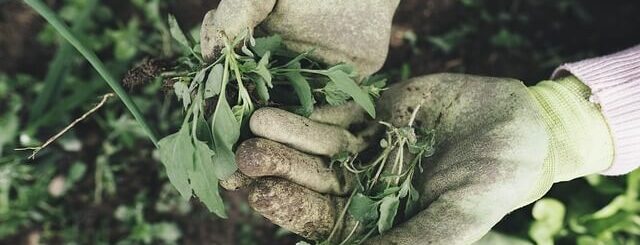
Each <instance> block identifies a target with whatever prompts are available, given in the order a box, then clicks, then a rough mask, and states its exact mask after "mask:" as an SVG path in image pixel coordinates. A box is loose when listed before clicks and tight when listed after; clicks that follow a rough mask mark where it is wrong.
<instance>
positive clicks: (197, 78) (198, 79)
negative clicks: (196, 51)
mask: <svg viewBox="0 0 640 245" xmlns="http://www.w3.org/2000/svg"><path fill="white" fill-rule="evenodd" d="M208 70H209V69H207V68H205V69H202V70H200V71H198V73H196V76H195V77H193V80H191V84H192V85H191V86H196V85H200V84H201V83H202V81H204V77H205V76H207V71H208Z"/></svg>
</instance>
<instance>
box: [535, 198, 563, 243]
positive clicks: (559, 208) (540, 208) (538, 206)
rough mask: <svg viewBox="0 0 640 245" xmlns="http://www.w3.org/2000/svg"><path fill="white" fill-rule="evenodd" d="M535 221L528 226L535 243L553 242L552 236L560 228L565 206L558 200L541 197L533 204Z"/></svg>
mask: <svg viewBox="0 0 640 245" xmlns="http://www.w3.org/2000/svg"><path fill="white" fill-rule="evenodd" d="M531 213H532V215H533V218H534V219H535V222H533V224H532V225H531V227H530V228H529V236H530V237H531V238H532V239H533V240H534V241H535V242H536V243H537V244H553V237H554V236H555V235H556V234H558V233H559V232H560V231H561V230H562V225H563V221H564V215H565V207H564V204H562V203H561V202H560V201H558V200H556V199H552V198H543V199H540V200H539V201H537V202H536V203H535V204H534V205H533V210H532V212H531Z"/></svg>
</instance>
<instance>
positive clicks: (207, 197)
mask: <svg viewBox="0 0 640 245" xmlns="http://www.w3.org/2000/svg"><path fill="white" fill-rule="evenodd" d="M169 27H170V32H171V35H172V36H173V38H174V39H175V40H176V41H177V42H178V43H179V44H180V45H181V46H182V47H183V48H184V50H185V55H184V56H183V57H180V58H179V59H178V60H177V65H176V67H175V69H173V71H171V72H169V73H165V76H167V77H168V81H169V82H170V83H171V84H172V88H173V90H174V92H175V94H176V96H177V97H178V99H179V100H180V101H181V102H182V105H183V109H184V111H185V117H184V120H183V122H182V124H181V127H180V129H179V131H178V132H176V133H174V134H171V135H169V136H166V137H165V138H163V139H161V140H160V142H159V152H160V158H161V160H162V162H163V164H164V165H165V167H166V170H167V175H168V177H169V180H170V182H171V183H172V184H173V186H175V188H176V189H177V190H178V191H179V192H180V194H181V195H182V196H183V197H184V198H186V199H190V198H191V196H192V194H195V195H196V196H197V197H198V198H199V199H200V200H201V201H202V202H203V203H204V204H205V205H206V206H207V208H208V209H209V210H210V211H212V212H214V213H216V214H217V215H218V216H220V217H226V212H225V208H224V204H223V202H222V199H221V197H220V194H219V191H218V182H219V180H220V179H224V178H226V177H228V176H230V175H231V174H232V173H233V172H234V171H236V169H237V166H236V163H235V156H234V152H233V150H234V147H235V145H236V143H237V142H238V140H239V139H240V137H241V136H242V135H248V134H249V132H248V129H247V127H246V122H247V120H248V118H249V117H250V116H251V114H252V113H253V112H254V111H255V109H256V108H257V107H261V106H267V105H269V106H279V107H282V108H285V109H289V110H291V111H294V112H296V113H298V114H301V115H304V116H309V115H310V114H311V113H312V112H313V108H314V106H315V105H317V104H330V105H339V104H343V103H345V102H346V101H347V100H349V99H353V100H354V101H355V102H356V103H358V104H359V105H360V106H362V107H363V108H364V110H366V111H367V113H368V114H369V115H370V116H371V117H373V118H375V108H374V102H373V97H377V96H378V95H379V93H380V91H381V90H382V89H383V88H384V86H385V80H384V79H382V78H380V77H370V78H367V79H363V81H362V82H361V83H360V85H358V82H357V81H358V79H360V78H359V76H358V74H357V72H355V70H354V69H353V68H352V67H351V66H350V65H347V64H338V65H335V66H331V67H325V66H323V65H321V64H319V63H317V62H314V61H312V60H310V59H309V58H308V56H309V54H310V53H311V52H312V50H310V51H308V52H304V53H302V54H296V53H293V52H291V51H289V50H287V49H285V48H284V46H283V44H282V39H281V38H280V37H279V36H268V37H262V38H254V37H253V35H252V33H251V32H250V31H249V30H247V31H245V32H243V33H242V34H240V35H238V36H237V37H235V38H234V39H233V40H231V39H225V42H224V47H223V49H222V50H221V53H220V56H219V58H218V59H217V60H216V61H214V62H213V63H206V62H205V61H204V60H203V58H202V55H201V54H200V50H199V49H200V48H199V45H198V44H197V43H196V42H194V41H193V40H192V39H191V38H190V37H189V36H187V35H185V34H184V33H183V32H182V30H181V29H180V27H179V25H178V23H177V21H176V20H175V18H174V17H173V16H169ZM292 92H293V94H295V95H296V97H297V101H296V100H295V99H294V100H292V99H291V97H292V96H291V94H292ZM317 101H320V102H319V103H318V102H317Z"/></svg>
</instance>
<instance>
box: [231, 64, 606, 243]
mask: <svg viewBox="0 0 640 245" xmlns="http://www.w3.org/2000/svg"><path fill="white" fill-rule="evenodd" d="M589 95H590V91H589V89H588V88H587V87H586V86H585V85H583V84H582V83H581V82H580V81H578V80H577V79H575V78H573V77H567V78H564V79H561V80H558V81H543V82H541V83H539V84H538V85H536V86H534V87H531V88H527V87H525V86H524V85H523V84H522V83H521V82H520V81H517V80H513V79H505V78H490V77H479V76H469V75H457V74H439V75H430V76H424V77H419V78H414V79H411V80H409V81H406V82H403V83H399V84H396V85H394V86H392V87H391V88H390V89H389V90H388V91H386V92H385V93H383V95H382V97H381V98H380V100H379V104H378V111H379V112H380V119H381V120H383V121H386V122H390V123H392V124H393V125H395V126H398V127H401V126H406V125H407V124H408V121H409V120H410V119H409V118H410V116H411V113H412V111H413V109H414V108H416V106H417V105H418V104H421V109H420V111H419V112H418V114H417V117H416V120H415V122H416V123H417V124H418V125H421V126H422V127H426V128H432V129H435V131H436V139H437V142H436V153H435V155H434V156H433V157H431V158H428V159H425V161H424V162H423V165H424V172H422V173H421V174H418V176H416V177H415V178H414V180H415V181H416V183H415V186H416V188H417V189H418V191H419V192H420V200H419V205H420V209H421V210H422V211H420V212H418V213H417V214H416V215H415V216H414V217H412V218H411V219H409V220H408V221H406V222H404V223H401V224H398V225H396V227H394V228H393V229H391V230H389V231H388V232H386V233H385V234H383V235H381V236H378V237H373V238H371V239H370V240H368V241H367V243H370V244H470V243H473V242H474V241H476V240H478V239H480V238H481V237H482V236H483V235H484V234H485V233H487V232H488V231H489V230H490V229H491V227H492V226H494V225H495V224H496V223H497V222H498V221H499V220H500V219H501V218H502V217H503V216H505V215H506V214H507V213H509V212H511V211H513V210H515V209H517V208H519V207H522V206H524V205H526V204H529V203H531V202H533V201H535V200H536V199H538V198H540V197H541V196H542V195H543V194H544V193H545V192H547V191H548V190H549V188H550V187H551V185H552V184H553V183H555V182H559V181H566V180H571V179H574V178H577V177H581V176H584V175H587V174H591V173H597V172H599V171H602V170H604V169H606V168H608V167H609V165H610V164H611V163H612V161H613V143H612V139H611V135H610V133H609V129H608V125H607V124H606V122H605V120H604V118H603V117H602V115H601V113H600V111H599V109H598V108H597V106H596V105H595V104H593V103H590V102H589V101H588V97H589ZM338 114H339V113H338ZM350 115H359V114H358V112H354V113H351V114H348V113H347V116H341V117H340V116H338V117H335V116H334V117H333V118H337V119H330V120H323V119H319V120H318V118H322V117H316V118H315V121H314V118H311V120H310V119H305V118H302V117H299V116H296V115H294V114H290V113H287V112H284V111H281V110H278V109H272V108H268V109H262V110H259V111H257V112H256V113H255V114H254V116H253V118H251V122H250V126H251V129H252V131H253V132H254V133H255V134H256V135H258V136H260V137H263V138H258V139H252V140H249V141H247V142H244V143H243V144H242V145H241V146H240V147H239V149H238V152H237V155H236V158H237V163H238V167H239V169H240V170H241V171H242V172H244V173H246V174H247V175H249V176H252V178H257V180H256V182H255V183H254V184H252V185H250V187H249V188H250V191H249V192H250V195H249V203H250V205H251V206H252V207H253V208H254V209H255V210H256V211H257V212H259V213H261V214H262V215H264V216H265V217H267V218H268V219H270V220H271V221H273V222H274V223H276V224H278V225H280V226H283V227H284V228H287V229H289V230H291V231H293V232H295V233H298V234H300V235H302V236H304V237H307V238H312V239H322V238H324V237H326V236H327V235H328V233H329V232H330V230H331V228H332V227H333V223H334V222H335V219H336V217H337V216H338V212H339V211H340V210H341V209H342V205H344V200H345V198H344V197H340V196H341V195H343V194H344V193H346V190H347V189H348V188H349V187H348V186H347V185H344V183H348V178H345V177H344V176H342V175H341V174H340V173H337V172H335V171H331V170H328V169H327V168H326V164H327V163H326V160H324V159H323V158H321V157H318V155H320V156H329V155H332V154H335V153H337V152H340V151H341V150H344V149H347V150H349V151H351V152H357V151H358V150H361V149H362V148H364V146H365V145H366V144H367V142H369V143H371V141H374V142H376V141H377V140H375V139H370V138H367V137H356V136H353V135H352V134H350V133H349V132H347V131H346V130H344V129H341V128H340V127H337V126H328V125H327V124H324V123H330V122H340V123H339V124H340V126H345V125H346V124H348V122H349V120H347V119H348V116H350ZM325 119H326V118H325ZM317 121H321V122H322V123H318V122H317ZM366 135H371V134H366ZM277 142H279V143H277ZM264 176H275V178H274V177H264ZM346 223H347V224H346V225H345V227H347V228H350V227H349V221H348V220H347V222H346ZM339 233H341V234H338V236H340V235H342V236H344V234H345V232H344V230H341V231H340V232H339Z"/></svg>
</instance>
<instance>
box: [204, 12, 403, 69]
mask: <svg viewBox="0 0 640 245" xmlns="http://www.w3.org/2000/svg"><path fill="white" fill-rule="evenodd" d="M398 3H399V0H384V1H379V0H358V1H341V0H322V1H318V0H278V1H276V0H222V1H221V2H220V4H219V5H218V8H217V9H216V10H212V11H210V12H209V13H207V15H206V16H205V17H204V20H203V23H202V30H201V35H200V39H201V40H200V43H201V48H202V54H203V56H204V57H205V59H207V60H213V59H215V57H216V56H217V55H218V52H219V51H220V50H221V49H222V45H223V42H222V38H223V35H226V36H227V37H229V38H233V37H235V36H236V35H238V34H239V33H241V32H242V31H243V30H246V29H247V28H251V29H253V28H254V27H256V26H258V25H259V24H260V26H259V27H261V28H263V29H264V31H266V32H267V33H270V34H279V35H280V36H282V38H283V40H284V45H285V46H286V47H287V48H289V49H291V50H293V51H295V52H300V53H301V52H306V51H308V50H311V49H313V50H314V52H313V53H312V54H311V57H312V58H314V59H316V60H319V61H322V62H324V63H327V64H331V65H333V64H336V63H342V62H344V63H349V64H352V65H354V66H355V68H356V69H357V70H358V72H359V74H360V75H362V76H367V75H369V74H372V73H374V72H376V71H377V70H378V69H380V67H382V64H383V63H384V60H385V58H386V56H387V50H388V46H389V35H390V34H389V33H390V31H391V20H392V19H393V13H394V11H395V9H396V7H397V5H398Z"/></svg>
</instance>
